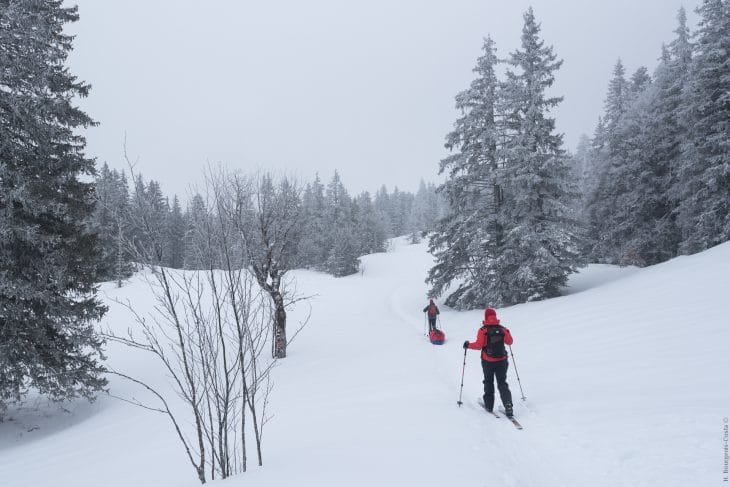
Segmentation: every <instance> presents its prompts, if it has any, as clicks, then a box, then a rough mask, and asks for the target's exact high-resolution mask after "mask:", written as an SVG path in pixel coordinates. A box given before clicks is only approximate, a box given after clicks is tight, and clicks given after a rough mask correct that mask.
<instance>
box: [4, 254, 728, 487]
mask: <svg viewBox="0 0 730 487" xmlns="http://www.w3.org/2000/svg"><path fill="white" fill-rule="evenodd" d="M362 260H363V269H364V271H363V273H362V274H357V275H353V276H349V277H346V278H339V279H337V278H333V277H330V276H327V275H324V274H320V273H316V272H308V271H297V272H295V273H293V274H294V277H295V278H296V281H297V287H298V289H299V291H300V292H302V293H303V294H314V295H316V296H315V297H314V298H313V299H311V300H310V302H309V304H302V305H300V306H299V308H298V309H296V310H294V312H292V313H291V316H290V320H292V321H291V322H292V323H296V322H297V321H298V320H302V319H304V317H305V316H306V314H307V313H308V311H309V305H311V307H312V315H311V319H310V322H309V324H308V325H307V327H306V328H305V329H304V330H303V331H302V332H301V334H300V335H299V336H298V337H297V338H296V340H295V342H294V343H293V344H292V345H291V347H290V349H289V356H288V358H287V359H285V360H283V361H282V362H281V363H280V364H279V366H278V367H277V368H276V369H275V371H274V380H275V389H274V392H273V394H272V397H271V401H272V406H271V407H272V412H273V414H274V417H273V419H272V420H271V421H270V422H269V423H268V424H267V425H266V430H265V432H264V467H263V468H258V467H255V466H252V467H251V468H250V470H249V472H248V473H246V474H244V475H242V476H240V477H238V478H232V479H229V480H227V481H222V482H214V485H221V486H231V487H233V486H238V485H249V486H256V487H274V486H283V485H305V486H341V485H347V486H349V487H357V486H372V485H386V486H390V485H392V486H403V485H418V486H420V487H426V486H439V487H442V486H444V485H484V486H486V485H489V486H515V487H517V486H520V487H524V486H535V487H558V486H560V487H564V486H610V487H616V486H645V485H646V486H649V485H659V486H663V487H667V486H677V487H679V486H681V487H686V486H688V485H698V486H711V485H720V484H721V482H722V469H723V458H724V457H723V455H724V453H723V449H722V446H723V445H722V431H723V418H725V417H727V416H730V387H729V386H730V299H729V298H728V291H729V290H730V243H728V244H724V245H721V246H718V247H716V248H713V249H711V250H708V251H706V252H703V253H701V254H698V255H694V256H689V257H680V258H677V259H674V260H672V261H670V262H667V263H664V264H660V265H657V266H653V267H650V268H646V269H634V268H626V269H619V268H615V267H610V266H590V267H589V268H587V269H584V270H583V271H582V272H581V273H580V274H578V275H576V276H573V278H572V279H571V284H570V286H569V288H568V289H566V295H565V296H563V297H560V298H557V299H552V300H548V301H543V302H537V303H528V304H525V305H519V306H514V307H510V308H505V309H499V310H498V314H499V317H500V319H501V320H502V323H503V324H504V325H505V326H507V327H508V328H509V329H510V330H511V332H512V334H513V336H514V338H515V343H514V345H513V350H514V353H515V358H516V360H517V366H518V370H519V373H520V378H521V379H522V385H523V387H524V392H525V395H526V397H527V400H526V401H525V402H523V401H521V400H520V399H519V398H520V389H519V387H518V384H517V381H516V379H515V376H514V368H513V367H512V366H511V367H510V372H509V374H508V380H509V383H510V386H511V389H512V393H513V396H514V398H515V413H516V416H517V417H518V419H519V420H520V421H521V423H522V424H523V425H524V427H525V429H524V430H522V431H518V430H516V429H515V428H514V427H513V426H512V425H511V424H510V423H509V422H507V421H506V420H505V419H503V418H500V419H495V418H493V417H491V416H488V415H486V414H485V413H484V412H483V411H481V410H480V409H479V407H478V406H477V404H476V401H477V398H478V397H480V396H481V394H482V384H481V380H482V374H481V368H480V363H479V357H478V353H477V352H469V355H468V357H467V364H466V373H465V384H464V406H462V407H461V408H458V407H457V405H456V401H457V399H458V397H459V382H460V374H461V366H462V359H463V349H462V347H461V344H462V343H463V341H464V340H466V339H469V340H474V337H475V335H476V331H477V329H478V328H479V323H480V321H481V319H482V312H481V311H472V312H455V311H451V310H448V309H446V308H445V306H441V311H442V314H441V317H440V318H441V325H442V328H443V329H444V330H445V332H446V334H447V342H446V344H445V345H443V346H440V347H437V346H432V345H431V344H429V342H428V340H427V339H426V338H425V337H424V321H423V320H424V317H423V314H422V313H421V310H422V308H423V307H424V306H425V304H426V285H425V284H424V282H423V279H424V276H425V273H426V270H427V269H428V268H429V266H430V265H431V257H430V256H429V255H428V253H427V252H426V247H425V245H423V244H421V245H407V244H406V243H405V241H404V240H397V241H396V242H395V245H394V249H393V251H392V252H389V253H383V254H375V255H369V256H365V257H364V258H363V259H362ZM102 291H103V293H102V294H103V295H104V296H106V298H105V299H106V301H107V302H108V304H109V306H110V311H109V313H108V314H107V316H106V317H105V319H104V325H105V326H110V327H112V328H114V329H116V330H118V331H123V330H125V329H126V328H127V327H129V326H134V321H133V319H132V317H131V316H130V315H129V312H128V310H126V309H124V307H122V306H120V305H118V304H116V303H115V302H114V300H122V301H126V300H129V301H130V302H132V303H133V305H134V307H135V309H136V310H138V311H144V310H147V309H149V308H150V307H151V306H152V305H153V302H152V297H151V296H150V293H149V291H148V289H147V287H146V284H145V283H144V281H143V279H141V278H140V277H139V276H137V277H135V278H134V279H132V280H131V281H130V282H128V283H127V284H126V285H125V286H124V287H123V288H121V289H116V288H114V286H113V285H111V284H105V285H103V287H102ZM108 357H109V365H110V366H111V367H113V368H115V369H118V370H122V371H124V372H126V373H128V374H130V375H133V376H137V377H140V378H144V379H145V380H147V381H149V382H151V383H154V384H158V385H161V384H164V383H165V377H164V373H163V372H162V370H161V368H160V366H159V364H157V363H156V362H155V361H154V360H153V359H152V358H151V357H147V356H145V355H142V354H140V353H139V352H132V351H130V350H128V349H125V348H123V347H120V346H119V345H115V344H110V345H109V347H108ZM110 390H111V393H112V394H114V395H116V396H120V397H127V398H129V397H134V396H135V395H137V394H139V393H140V391H139V390H137V389H135V387H134V386H133V385H132V384H129V383H126V382H125V381H123V380H121V379H117V378H115V377H112V378H110ZM497 403H499V399H497ZM65 408H66V409H67V411H61V410H59V409H58V408H57V407H56V406H52V405H48V404H46V403H45V402H43V401H34V400H30V401H29V404H28V405H27V407H26V408H24V409H22V410H20V411H14V412H11V417H12V420H10V421H6V422H5V423H2V424H0V485H2V486H3V487H21V486H23V487H25V486H28V487H31V486H32V487H42V486H54V487H57V486H73V487H99V486H104V487H148V486H149V487H152V486H155V487H168V486H169V487H187V486H194V485H199V484H198V482H197V480H196V479H195V476H194V472H193V469H192V467H191V466H190V465H189V464H188V461H187V459H186V457H185V455H184V452H183V451H182V449H181V447H180V445H179V444H178V442H177V440H176V438H175V435H174V432H173V430H172V427H171V425H170V424H169V422H168V420H167V418H166V417H164V416H162V415H160V414H156V413H153V412H150V411H147V410H144V409H140V408H137V407H134V406H132V405H130V404H128V403H125V402H123V401H120V400H119V399H115V398H113V397H106V396H105V397H100V398H99V399H98V401H97V402H95V403H94V404H91V405H89V404H88V403H85V402H83V401H80V402H76V403H73V404H68V405H65ZM251 463H252V464H253V463H254V462H253V461H251Z"/></svg>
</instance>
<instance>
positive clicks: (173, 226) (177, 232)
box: [165, 195, 186, 269]
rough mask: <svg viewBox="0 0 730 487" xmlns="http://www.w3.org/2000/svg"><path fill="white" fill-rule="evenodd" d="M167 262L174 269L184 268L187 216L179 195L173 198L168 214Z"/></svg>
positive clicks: (166, 224) (166, 223)
mask: <svg viewBox="0 0 730 487" xmlns="http://www.w3.org/2000/svg"><path fill="white" fill-rule="evenodd" d="M166 220H167V221H166V222H165V226H166V227H167V237H168V240H167V242H168V243H167V246H168V247H167V252H166V254H167V256H168V262H167V264H168V265H169V266H170V267H172V268H173V269H182V268H183V264H184V261H185V231H186V229H185V217H184V216H183V212H182V208H181V206H180V200H178V198H177V195H175V196H173V198H172V206H171V207H170V212H169V213H168V214H167V219H166Z"/></svg>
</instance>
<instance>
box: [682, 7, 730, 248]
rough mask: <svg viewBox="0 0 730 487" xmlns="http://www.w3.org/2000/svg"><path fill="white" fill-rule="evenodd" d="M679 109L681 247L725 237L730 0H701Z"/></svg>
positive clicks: (728, 227) (728, 235)
mask: <svg viewBox="0 0 730 487" xmlns="http://www.w3.org/2000/svg"><path fill="white" fill-rule="evenodd" d="M697 13H698V14H699V15H700V23H699V28H698V31H697V32H696V33H695V42H694V56H693V59H692V63H691V71H690V75H689V81H688V83H687V86H686V87H685V90H684V96H685V99H686V106H685V109H684V110H683V113H682V114H681V118H682V123H683V124H684V126H686V127H688V141H687V142H686V143H685V144H684V145H683V148H682V149H683V150H682V155H681V162H680V164H679V167H678V176H677V181H676V185H675V188H676V189H675V194H676V195H677V196H678V199H679V209H678V216H677V223H678V225H679V227H680V230H681V235H682V242H681V244H680V252H681V253H685V254H686V253H694V252H699V251H701V250H704V249H707V248H709V247H711V246H713V245H717V244H719V243H722V242H725V241H727V240H729V239H730V5H729V4H728V2H727V0H725V1H722V0H704V1H703V2H702V5H701V6H700V7H699V8H698V9H697Z"/></svg>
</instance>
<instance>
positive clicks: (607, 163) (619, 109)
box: [585, 59, 630, 263]
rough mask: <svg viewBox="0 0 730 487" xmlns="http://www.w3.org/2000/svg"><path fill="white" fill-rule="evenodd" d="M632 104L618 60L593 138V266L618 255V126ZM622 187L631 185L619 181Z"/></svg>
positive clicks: (589, 203) (589, 202)
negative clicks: (614, 232) (615, 232)
mask: <svg viewBox="0 0 730 487" xmlns="http://www.w3.org/2000/svg"><path fill="white" fill-rule="evenodd" d="M629 101H630V84H629V81H628V80H627V79H626V70H625V69H624V66H623V63H622V62H621V60H620V59H619V60H618V61H617V62H616V65H615V66H614V69H613V77H612V78H611V80H610V81H609V84H608V93H607V94H606V100H605V102H604V115H603V117H601V119H600V120H599V124H598V126H597V127H596V131H595V134H594V138H593V151H592V154H591V158H592V164H591V166H592V168H593V171H592V172H593V174H592V181H591V184H589V185H588V186H587V187H586V189H587V190H588V191H589V194H587V195H586V197H585V200H586V207H585V215H587V223H588V227H587V230H588V231H587V235H588V241H589V244H588V247H589V248H588V250H587V257H588V259H589V260H591V261H593V262H611V263H614V262H615V261H616V260H617V259H616V258H615V251H616V249H617V248H618V247H619V245H620V242H617V241H615V240H613V237H614V235H612V234H611V232H610V229H611V223H609V222H613V221H615V219H614V218H613V215H612V213H613V211H614V210H615V207H613V206H612V205H614V204H615V202H613V201H612V200H613V199H614V191H615V188H614V187H613V185H614V183H615V182H617V177H618V175H617V172H618V170H619V169H618V168H619V167H620V165H621V164H622V163H623V161H625V159H626V158H625V157H623V153H622V152H621V140H620V138H619V136H618V132H617V130H618V126H619V122H620V121H621V119H622V117H623V116H624V114H625V113H626V110H627V109H628V106H629ZM619 182H620V183H621V184H624V183H626V184H627V183H628V182H623V181H619Z"/></svg>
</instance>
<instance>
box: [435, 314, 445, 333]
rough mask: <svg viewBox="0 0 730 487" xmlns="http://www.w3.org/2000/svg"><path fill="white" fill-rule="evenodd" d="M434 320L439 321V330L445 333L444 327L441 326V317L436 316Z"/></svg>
mask: <svg viewBox="0 0 730 487" xmlns="http://www.w3.org/2000/svg"><path fill="white" fill-rule="evenodd" d="M436 319H438V320H439V330H442V331H445V330H444V327H443V326H442V325H441V315H436Z"/></svg>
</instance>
